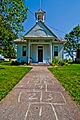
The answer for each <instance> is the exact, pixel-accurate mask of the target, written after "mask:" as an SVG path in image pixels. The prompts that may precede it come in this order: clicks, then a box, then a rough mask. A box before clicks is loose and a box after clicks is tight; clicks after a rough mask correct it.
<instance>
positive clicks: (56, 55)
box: [54, 45, 59, 57]
mask: <svg viewBox="0 0 80 120" xmlns="http://www.w3.org/2000/svg"><path fill="white" fill-rule="evenodd" d="M55 47H57V51H55ZM55 52H56V53H55ZM58 53H59V46H58V45H55V46H54V57H58Z"/></svg>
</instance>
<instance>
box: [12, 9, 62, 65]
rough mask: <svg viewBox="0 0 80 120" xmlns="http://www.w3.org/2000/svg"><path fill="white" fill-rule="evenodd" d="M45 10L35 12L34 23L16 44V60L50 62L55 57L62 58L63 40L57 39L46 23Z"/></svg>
mask: <svg viewBox="0 0 80 120" xmlns="http://www.w3.org/2000/svg"><path fill="white" fill-rule="evenodd" d="M45 14H46V12H44V11H42V10H38V11H37V12H35V17H36V23H35V25H34V26H33V27H32V28H31V29H30V30H29V31H28V32H27V33H26V34H25V36H24V39H17V40H14V42H15V44H17V61H18V62H20V63H21V62H26V63H30V62H31V63H37V64H38V63H43V64H49V63H52V60H53V59H54V58H55V57H58V59H63V50H64V40H61V39H59V38H58V37H57V36H56V35H55V34H54V33H53V32H52V31H51V30H50V29H49V28H48V27H47V26H46V25H45V21H44V20H45Z"/></svg>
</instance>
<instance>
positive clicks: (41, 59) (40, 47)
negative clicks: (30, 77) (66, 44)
mask: <svg viewBox="0 0 80 120" xmlns="http://www.w3.org/2000/svg"><path fill="white" fill-rule="evenodd" d="M38 62H43V46H38Z"/></svg>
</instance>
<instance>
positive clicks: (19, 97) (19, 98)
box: [18, 92, 22, 103]
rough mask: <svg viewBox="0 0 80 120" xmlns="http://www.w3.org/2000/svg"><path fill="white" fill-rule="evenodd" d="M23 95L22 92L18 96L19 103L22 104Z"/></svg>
mask: <svg viewBox="0 0 80 120" xmlns="http://www.w3.org/2000/svg"><path fill="white" fill-rule="evenodd" d="M21 95H22V92H20V93H19V96H18V103H20V101H21Z"/></svg>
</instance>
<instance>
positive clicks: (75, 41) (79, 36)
mask: <svg viewBox="0 0 80 120" xmlns="http://www.w3.org/2000/svg"><path fill="white" fill-rule="evenodd" d="M65 39H66V43H65V50H66V51H67V52H68V54H69V55H70V56H71V58H72V59H73V60H74V52H76V50H77V49H78V48H79V42H80V26H79V25H78V26H76V27H75V28H73V30H72V31H71V32H70V33H69V34H66V35H65Z"/></svg>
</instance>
